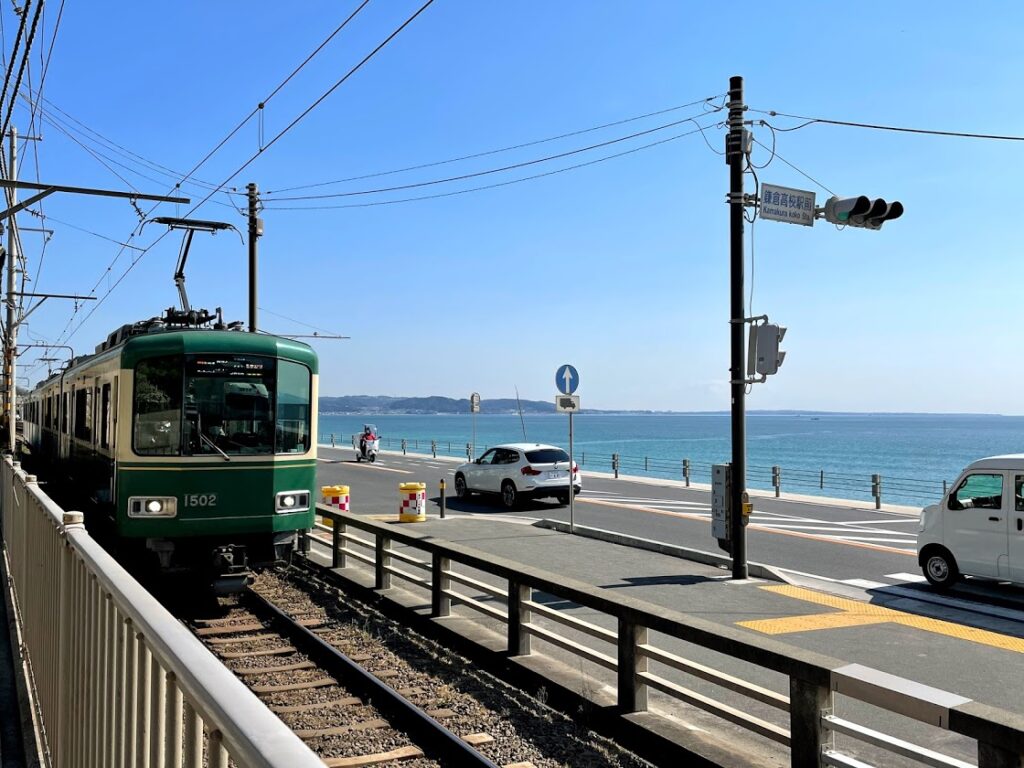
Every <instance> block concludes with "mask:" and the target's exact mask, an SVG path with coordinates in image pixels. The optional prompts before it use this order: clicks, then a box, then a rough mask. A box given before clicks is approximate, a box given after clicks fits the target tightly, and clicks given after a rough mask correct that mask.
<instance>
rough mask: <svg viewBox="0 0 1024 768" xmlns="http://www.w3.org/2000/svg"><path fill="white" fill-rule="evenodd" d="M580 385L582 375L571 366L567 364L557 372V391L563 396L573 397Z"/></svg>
mask: <svg viewBox="0 0 1024 768" xmlns="http://www.w3.org/2000/svg"><path fill="white" fill-rule="evenodd" d="M579 385H580V375H579V374H578V373H577V372H576V369H575V368H573V367H572V366H571V365H569V364H566V365H563V366H562V367H561V368H559V369H558V370H557V371H555V389H557V390H558V391H559V392H561V393H562V394H563V395H571V394H573V393H574V392H575V391H576V388H577V387H578V386H579Z"/></svg>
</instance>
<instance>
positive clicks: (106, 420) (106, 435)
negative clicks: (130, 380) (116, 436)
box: [100, 384, 110, 448]
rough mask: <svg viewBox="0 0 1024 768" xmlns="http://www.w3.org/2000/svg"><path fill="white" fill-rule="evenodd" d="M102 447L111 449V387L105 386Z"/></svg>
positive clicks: (102, 395)
mask: <svg viewBox="0 0 1024 768" xmlns="http://www.w3.org/2000/svg"><path fill="white" fill-rule="evenodd" d="M100 447H101V448H109V447H110V385H109V384H104V385H103V390H102V394H101V395H100Z"/></svg>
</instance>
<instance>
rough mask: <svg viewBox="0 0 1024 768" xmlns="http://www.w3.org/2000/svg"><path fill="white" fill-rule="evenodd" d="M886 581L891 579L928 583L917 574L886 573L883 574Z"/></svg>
mask: <svg viewBox="0 0 1024 768" xmlns="http://www.w3.org/2000/svg"><path fill="white" fill-rule="evenodd" d="M884 578H886V579H892V580H893V581H912V582H915V583H921V582H922V581H928V579H926V578H925V577H924V576H922V575H921V574H919V573H887V574H885V577H884Z"/></svg>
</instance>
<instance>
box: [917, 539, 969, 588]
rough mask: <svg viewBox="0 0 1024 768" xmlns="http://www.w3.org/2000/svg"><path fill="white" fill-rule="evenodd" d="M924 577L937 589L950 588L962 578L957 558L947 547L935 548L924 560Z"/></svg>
mask: <svg viewBox="0 0 1024 768" xmlns="http://www.w3.org/2000/svg"><path fill="white" fill-rule="evenodd" d="M923 570H924V577H925V578H926V579H928V583H930V584H931V585H932V586H933V587H935V588H936V589H949V588H950V587H952V586H953V585H954V584H955V583H956V582H957V580H958V579H959V578H960V569H959V568H957V566H956V560H955V559H953V556H952V555H951V554H950V553H949V552H947V551H946V550H945V549H933V550H932V551H931V552H929V553H928V555H927V557H925V560H924V568H923Z"/></svg>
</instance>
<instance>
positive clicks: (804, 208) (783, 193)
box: [758, 184, 814, 227]
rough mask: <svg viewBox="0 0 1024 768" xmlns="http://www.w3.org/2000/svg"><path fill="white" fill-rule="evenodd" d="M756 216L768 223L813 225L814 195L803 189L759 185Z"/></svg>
mask: <svg viewBox="0 0 1024 768" xmlns="http://www.w3.org/2000/svg"><path fill="white" fill-rule="evenodd" d="M758 215H759V216H760V217H761V218H762V219H768V220H770V221H785V222H788V223H789V224H803V225H804V226H806V227H810V226H813V225H814V193H813V192H808V191H807V190H803V189H790V188H789V187H776V186H774V185H772V184H762V185H761V205H760V208H759V209H758Z"/></svg>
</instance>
